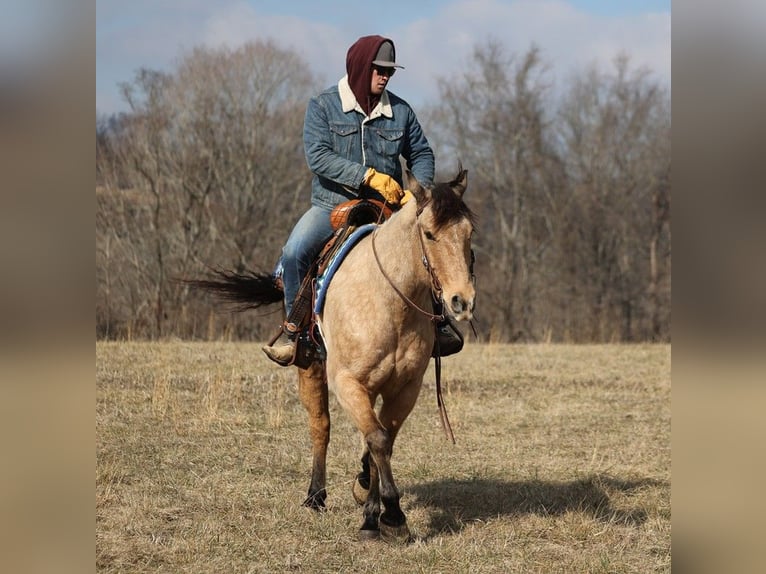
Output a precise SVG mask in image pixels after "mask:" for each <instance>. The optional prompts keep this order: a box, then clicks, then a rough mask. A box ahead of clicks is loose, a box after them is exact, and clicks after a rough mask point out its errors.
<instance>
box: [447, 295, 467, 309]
mask: <svg viewBox="0 0 766 574" xmlns="http://www.w3.org/2000/svg"><path fill="white" fill-rule="evenodd" d="M450 306H451V307H452V311H453V312H455V313H462V312H463V308H464V307H465V303H464V302H463V298H462V297H461V296H460V295H453V297H452V301H451V303H450Z"/></svg>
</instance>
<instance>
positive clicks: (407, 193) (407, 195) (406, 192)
mask: <svg viewBox="0 0 766 574" xmlns="http://www.w3.org/2000/svg"><path fill="white" fill-rule="evenodd" d="M414 198H415V196H414V195H412V192H411V191H410V190H409V189H405V190H404V195H403V196H402V199H401V200H400V201H399V205H401V206H402V207H403V206H404V204H405V203H407V202H408V201H409V200H410V199H414Z"/></svg>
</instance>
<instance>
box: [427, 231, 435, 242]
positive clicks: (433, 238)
mask: <svg viewBox="0 0 766 574" xmlns="http://www.w3.org/2000/svg"><path fill="white" fill-rule="evenodd" d="M425 236H426V239H428V240H429V241H434V240H435V239H436V238H435V237H434V234H433V233H431V232H430V231H426V232H425Z"/></svg>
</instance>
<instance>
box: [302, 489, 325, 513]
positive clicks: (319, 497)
mask: <svg viewBox="0 0 766 574" xmlns="http://www.w3.org/2000/svg"><path fill="white" fill-rule="evenodd" d="M326 497H327V495H326V494H325V493H324V491H321V492H318V493H316V494H313V495H311V496H309V497H308V498H306V500H304V501H303V506H305V507H306V508H310V509H311V510H316V511H317V512H324V511H325V510H327V506H326V505H325V498H326Z"/></svg>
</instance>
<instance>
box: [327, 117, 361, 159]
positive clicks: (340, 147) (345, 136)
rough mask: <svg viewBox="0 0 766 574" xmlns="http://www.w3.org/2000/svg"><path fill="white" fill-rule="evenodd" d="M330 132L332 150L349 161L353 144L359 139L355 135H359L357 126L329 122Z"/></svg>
mask: <svg viewBox="0 0 766 574" xmlns="http://www.w3.org/2000/svg"><path fill="white" fill-rule="evenodd" d="M330 132H331V133H332V147H333V150H334V151H335V152H336V153H338V154H340V155H342V156H344V157H345V158H348V159H350V158H351V150H352V148H353V146H354V143H355V142H356V141H357V140H358V139H359V138H358V137H357V135H356V134H358V133H359V126H357V125H356V124H349V123H342V122H330Z"/></svg>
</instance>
